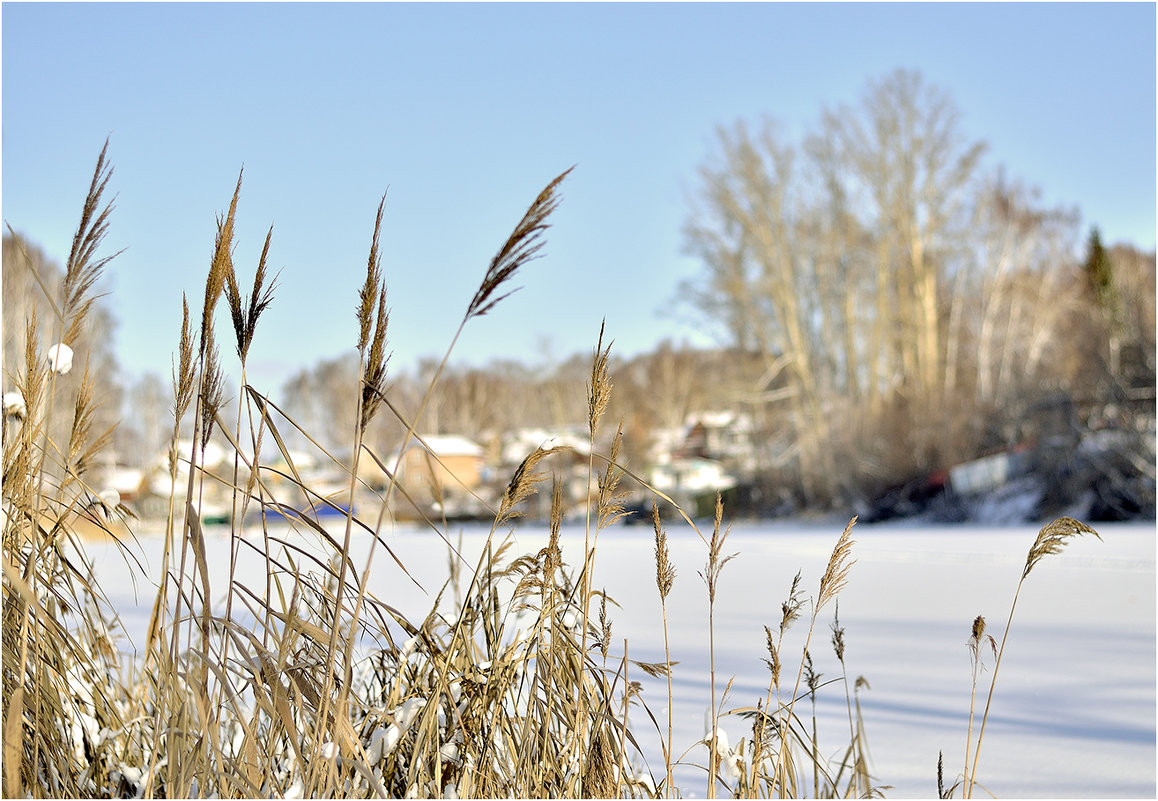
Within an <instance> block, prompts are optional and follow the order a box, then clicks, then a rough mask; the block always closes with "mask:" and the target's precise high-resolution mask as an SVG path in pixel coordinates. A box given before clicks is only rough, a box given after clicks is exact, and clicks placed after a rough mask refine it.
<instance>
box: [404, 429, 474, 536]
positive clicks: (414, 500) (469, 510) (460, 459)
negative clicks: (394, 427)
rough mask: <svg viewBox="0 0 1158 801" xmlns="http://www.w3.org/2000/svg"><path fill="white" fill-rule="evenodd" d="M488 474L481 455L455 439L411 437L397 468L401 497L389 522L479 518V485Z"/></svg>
mask: <svg viewBox="0 0 1158 801" xmlns="http://www.w3.org/2000/svg"><path fill="white" fill-rule="evenodd" d="M395 459H397V456H395ZM393 461H394V460H391V463H392V462H393ZM490 473H491V471H490V469H489V465H488V463H487V458H486V451H485V450H484V449H483V447H482V446H481V445H479V444H478V443H477V442H474V441H473V440H470V439H467V438H466V437H462V436H458V435H456V434H431V435H428V436H416V437H413V438H412V439H411V440H410V442H409V443H407V445H406V448H405V450H404V451H403V453H402V458H401V460H400V461H399V462H398V473H397V476H396V479H397V482H398V487H399V489H400V490H401V492H399V493H398V496H400V497H397V498H396V502H395V508H394V510H393V512H394V516H395V517H399V518H406V517H410V516H419V517H422V516H427V517H442V516H446V517H448V518H451V517H453V518H471V517H479V516H485V515H486V513H487V511H488V510H487V505H486V502H485V496H486V491H485V489H484V484H485V483H486V482H487V481H488V480H489V479H490V477H491V475H490ZM480 496H481V497H482V498H483V499H484V500H480Z"/></svg>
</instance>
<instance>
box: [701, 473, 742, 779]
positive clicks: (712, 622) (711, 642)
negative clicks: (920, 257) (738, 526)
mask: <svg viewBox="0 0 1158 801" xmlns="http://www.w3.org/2000/svg"><path fill="white" fill-rule="evenodd" d="M723 519H724V500H723V497H722V496H721V495H720V494H719V493H716V514H715V520H714V523H713V525H712V538H711V540H710V541H709V543H708V562H707V565H706V566H705V567H704V572H703V573H700V578H702V579H703V580H704V583H705V584H706V585H707V587H708V674H709V679H708V686H709V689H710V691H711V701H712V706H711V714H712V731H711V733H710V738H709V742H708V765H709V769H708V798H715V797H716V769H717V766H718V765H719V762H720V757H719V709H718V707H717V706H716V588H717V586H718V583H719V580H720V573H721V571H723V569H724V565H726V564H728V562H730V561H732V560H733V559H735V558H736V556H737V554H730V555H728V556H724V555H723V548H724V542H725V541H726V540H727V539H728V533H729V532H730V531H731V529H730V528H728V529H724V530H723V531H722V533H721V528H720V527H721V525H722V523H723Z"/></svg>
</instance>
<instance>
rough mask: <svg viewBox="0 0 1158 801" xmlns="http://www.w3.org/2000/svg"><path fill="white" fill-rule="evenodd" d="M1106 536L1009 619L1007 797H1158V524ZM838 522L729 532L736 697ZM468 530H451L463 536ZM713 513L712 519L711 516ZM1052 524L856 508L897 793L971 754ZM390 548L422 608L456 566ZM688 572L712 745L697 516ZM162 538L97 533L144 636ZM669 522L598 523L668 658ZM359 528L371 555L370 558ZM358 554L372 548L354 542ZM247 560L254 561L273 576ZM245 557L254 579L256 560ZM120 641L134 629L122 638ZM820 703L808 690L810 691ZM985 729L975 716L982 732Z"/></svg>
mask: <svg viewBox="0 0 1158 801" xmlns="http://www.w3.org/2000/svg"><path fill="white" fill-rule="evenodd" d="M1097 528H1098V530H1099V532H1100V533H1101V534H1102V537H1103V541H1101V542H1099V541H1097V540H1096V539H1093V538H1076V539H1073V540H1071V541H1070V542H1069V544H1068V545H1067V547H1066V549H1065V551H1064V552H1063V553H1061V554H1059V555H1056V556H1049V557H1046V558H1044V559H1043V560H1042V561H1041V562H1039V563H1038V564H1037V566H1036V567H1035V568H1034V570H1033V572H1032V574H1031V575H1030V576H1029V578H1028V579H1027V580H1026V583H1025V586H1024V588H1023V590H1022V593H1021V597H1020V599H1019V601H1018V606H1017V612H1016V615H1015V617H1014V619H1013V624H1012V630H1011V632H1010V637H1009V642H1008V645H1007V647H1006V651H1005V655H1004V658H1003V662H1002V666H1001V671H1000V674H999V675H998V681H997V691H996V695H995V698H994V701H993V708H992V711H991V713H990V720H989V725H988V728H987V730H986V732H985V739H984V742H983V745H982V750H981V755H980V763H979V768H978V771H977V779H978V781H979V782H980V783H981V784H983V785H984V787H985V788H987V789H988V790H989V791H991V792H992V793H993V794H995V795H997V796H1000V797H1086V798H1091V797H1124V796H1131V797H1149V798H1153V797H1154V796H1155V759H1156V751H1155V570H1154V556H1155V527H1154V525H1153V524H1149V525H1137V524H1130V525H1126V524H1111V525H1103V526H1098V527H1097ZM842 529H843V524H841V523H830V524H825V525H818V524H802V523H792V524H789V523H754V524H737V525H735V526H734V527H733V528H732V532H731V534H730V536H729V537H728V540H727V542H726V544H725V546H724V552H725V554H731V553H738V554H739V556H738V557H737V558H736V559H734V560H733V561H731V562H729V563H728V564H727V566H726V567H725V568H724V570H723V574H722V577H721V580H720V587H719V591H718V595H717V599H716V609H715V625H716V638H715V639H716V675H717V684H718V689H717V692H718V693H720V692H722V691H723V688H724V685H725V684H726V683H727V681H728V680H729V679H734V681H733V684H732V688H731V691H730V694H729V696H728V698H727V700H726V705H725V708H726V709H729V708H735V707H743V706H752V705H754V704H755V703H756V701H757V700H758V699H763V698H764V696H765V693H766V691H767V685H768V678H769V674H768V670H767V668H766V666H765V664H764V662H763V661H762V659H763V658H764V657H765V656H766V655H767V654H766V652H765V648H764V629H763V627H764V626H765V625H767V626H769V627H770V628H772V629H773V630H774V631H775V630H776V629H777V627H778V626H779V622H780V616H781V613H780V604H781V602H782V601H783V600H785V598H786V597H787V594H788V591H789V587H790V585H791V582H792V578H793V576H794V575H795V574H796V572H797V571H798V570H800V571H802V574H803V575H802V587H803V588H804V590H805V592H806V593H807V594H808V595H809V596H815V594H816V591H817V586H818V583H819V580H820V576H821V573H822V572H823V570H824V567H825V565H826V563H827V561H828V558H829V555H830V553H831V550H832V547H833V545H834V544H835V542H836V540H837V537H838V536H839V535H840V533H841V530H842ZM458 531H459V529H452V535H453V536H457V534H458ZM485 533H486V531H485V529H479V528H472V527H467V528H465V529H463V541H462V542H463V545H462V548H463V552H464V554H465V555H466V556H468V557H469V558H473V557H474V556H475V555H477V554H478V553H479V550H480V548H481V546H482V543H483V541H484V539H485ZM708 533H710V531H708V530H705V534H708ZM1036 535H1037V527H1036V526H1018V527H1013V528H987V527H930V526H926V525H921V526H914V525H912V524H909V525H903V524H895V525H882V526H857V528H856V529H854V539H855V540H856V545H855V546H854V548H853V557H854V558H855V559H856V564H855V565H854V566H853V567H852V571H851V573H850V575H849V581H848V585H847V587H846V588H845V590H844V591H843V592H842V593H841V595H840V596H839V610H840V620H841V624H842V625H843V626H844V628H845V642H846V653H845V663H846V665H847V667H848V670H849V674H850V675H849V679H850V681H853V680H855V679H856V677H857V676H864V677H865V679H866V680H867V681H868V683H869V685H870V689H865V690H862V691H861V692H860V700H861V707H862V710H863V713H864V716H865V719H866V729H867V738H868V743H869V749H870V753H871V769H872V772H873V775H874V776H875V778H876V780H877V782H878V783H879V784H882V785H891V787H892V789H889V790H886V791H885V793H886V795H888V796H892V797H936V792H937V784H936V766H937V755H938V752H939V751H943V752H944V758H945V778H946V784H951V783H952V782H953V781H954V778H955V776H956V775H957V774H959V773H960V771H961V769H962V763H963V760H964V750H965V740H966V730H967V726H968V713H969V693H970V679H971V667H970V658H969V652H968V649H967V647H966V641H967V639H968V637H969V634H970V626H971V624H972V621H973V619H974V618H975V617H976V616H977V615H984V616H985V617H986V619H987V621H988V624H989V633H990V634H992V635H993V636H994V637H996V638H997V639H998V640H999V641H1000V639H1001V635H1002V632H1003V631H1004V629H1005V624H1006V618H1007V616H1008V614H1009V608H1010V603H1011V601H1012V599H1013V593H1014V590H1015V588H1016V586H1017V581H1018V578H1019V577H1020V575H1021V571H1022V568H1023V567H1024V564H1025V556H1026V553H1027V551H1028V550H1029V547H1030V545H1031V544H1032V543H1033V541H1034V538H1035V537H1036ZM386 536H387V541H388V542H389V544H390V546H391V548H392V550H393V551H394V552H395V554H396V555H397V557H398V558H399V559H400V560H401V561H402V562H403V564H405V565H406V567H407V569H408V570H409V572H410V573H411V574H412V576H413V577H414V578H415V579H417V581H418V582H419V583H421V584H422V585H423V587H424V589H425V593H424V592H423V591H422V590H419V589H418V588H417V587H415V586H414V584H413V583H412V582H411V581H410V580H409V579H407V578H405V576H403V575H402V573H401V571H400V570H399V569H398V567H397V566H396V565H395V564H394V563H393V560H391V559H390V558H389V557H388V556H387V555H385V554H384V553H382V552H381V551H378V552H377V553H376V555H375V556H374V574H373V575H374V577H375V578H374V579H373V581H372V582H371V588H372V591H373V592H374V593H375V594H376V595H377V596H378V597H379V598H381V599H383V600H386V601H388V602H389V603H391V604H392V605H394V606H396V607H399V608H401V609H402V610H403V611H405V612H407V613H409V614H411V615H412V616H413V617H414V618H421V617H422V616H423V615H424V614H425V613H426V612H427V611H428V608H429V603H430V599H432V598H433V597H434V596H435V595H436V594H437V593H438V590H439V589H440V587H441V584H442V582H443V581H445V579H446V577H447V575H448V571H447V551H446V547H445V545H444V544H443V543H442V542H441V540H439V539H438V538H437V537H435V536H434V535H432V534H431V533H429V532H422V531H419V530H417V529H411V528H404V529H403V528H400V529H397V530H393V531H390V532H389V533H388V534H387V535H386ZM669 537H670V540H669V541H670V546H671V549H672V559H673V561H674V563H675V566H676V569H677V570H678V575H677V577H676V581H675V587H674V590H673V592H672V595H671V596H670V597H669V599H668V618H669V631H670V635H671V638H672V646H671V647H672V655H671V656H672V659H674V660H678V661H679V663H680V664H679V665H677V666H676V667H675V669H674V693H675V703H674V720H675V736H674V743H675V751H676V754H677V755H678V754H680V753H681V752H683V751H684V750H685V749H689V748H690V749H691V750H690V751H689V753H688V754H687V756H686V761H687V762H689V763H697V764H704V763H705V762H706V751H705V749H704V748H703V746H695V745H694V744H695V743H696V742H697V741H699V740H700V739H701V738H703V736H704V734H705V726H704V719H705V711H706V710H707V708H708V707H709V704H710V694H709V686H708V677H709V673H708V604H707V589H706V587H705V585H704V582H703V580H702V579H701V578H700V575H699V574H700V573H701V572H703V571H704V563H705V561H706V558H707V547H706V545H705V544H704V543H703V542H701V540H700V539H699V537H698V536H697V535H696V534H695V532H694V531H691V530H690V529H688V528H687V527H686V526H674V525H673V526H672V527H671V530H670V532H669ZM516 539H517V544H518V552H519V553H527V552H534V551H537V550H538V549H539V548H540V547H542V545H543V544H544V543H545V539H546V537H545V532H544V531H543V530H542V529H540V528H539V527H537V526H530V525H528V526H525V527H523V528H521V529H520V530H518V531H517V532H516ZM227 543H228V540H226V539H225V538H223V537H221V536H216V537H214V536H210V538H209V541H208V548H209V551H210V553H209V555H208V562H209V564H210V566H211V573H213V574H214V575H213V584H212V586H213V587H214V594H215V595H216V594H217V593H218V592H219V591H220V588H221V587H223V586H224V581H225V576H226V575H227V572H228V561H229V559H228V547H227ZM160 544H161V543H160V539H159V538H157V537H144V536H143V537H141V538H140V540H139V546H135V547H134V550H135V551H136V552H137V553H138V556H139V557H140V558H141V559H142V561H143V562H144V563H145V564H146V566H147V568H148V570H149V571H150V575H149V576H148V577H139V576H138V577H137V579H136V584H137V587H136V589H135V590H134V582H133V580H132V579H131V578H130V576H129V573H130V570H129V568H128V567H126V565H125V562H124V560H123V559H122V557H121V556H120V555H118V554H117V553H116V552H115V549H113V548H112V547H111V546H105V545H99V544H98V545H94V546H92V548H91V555H92V556H93V558H94V561H95V564H96V571H97V575H98V577H99V578H100V580H101V583H102V586H103V587H104V589H105V591H106V592H107V593H108V595H109V596H110V599H111V600H112V601H113V603H114V604H115V606H116V608H117V609H118V610H119V611H120V613H121V615H122V617H123V622H124V625H125V628H126V631H127V632H128V633H129V634H130V635H131V636H132V638H133V639H134V640H135V641H137V642H139V641H140V634H141V632H142V631H143V629H144V626H145V623H146V616H147V614H148V611H147V610H148V604H149V603H150V601H151V596H152V591H153V588H154V587H155V586H156V572H157V570H158V569H159V564H160ZM653 547H654V541H653V536H652V533H651V530H650V528H649V527H634V526H616V527H614V528H611V529H608V530H605V531H604V532H602V533H601V534H600V536H599V543H598V554H599V558H598V562H597V566H596V569H595V574H594V577H595V584H596V585H597V586H603V587H605V588H606V590H607V592H608V593H609V595H610V596H611V597H612V598H614V599H615V600H616V601H617V602H618V603H619V604H620V606H621V608H616V609H613V610H612V619H613V621H614V628H613V633H612V637H613V641H614V642H616V643H618V646H617V650H620V651H621V649H622V641H623V639H624V638H626V639H627V640H628V647H629V654H628V656H629V657H630V658H632V659H635V660H640V661H652V662H658V661H662V660H663V658H664V652H663V629H662V622H661V617H660V605H659V598H658V595H657V592H656V589H655V567H654V561H653ZM582 549H583V529H582V527H575V526H571V527H567V528H566V529H565V531H564V537H563V553H564V558H565V559H566V560H567V561H568V562H569V563H571V564H575V563H577V562H578V561H579V560H580V558H581V555H582ZM365 553H366V543H365V542H360V543H359V545H358V548H357V549H356V557H355V558H356V560H358V559H362V560H364V555H365ZM355 563H356V564H361V563H362V562H359V561H356V562H355ZM257 564H258V563H257V561H256V560H250V561H248V562H247V564H246V565H245V566H243V568H242V572H241V574H240V575H241V576H242V577H243V581H247V582H248V583H250V585H251V586H260V585H261V583H262V582H261V581H260V580H258V578H257V576H255V575H254V574H253V573H252V572H251V571H253V570H256V569H257ZM246 575H249V576H250V577H251V578H250V579H246V578H245V576H246ZM833 611H834V610H833V607H832V606H831V605H830V606H829V607H827V608H825V609H824V610H823V612H822V614H821V617H820V620H819V622H818V624H817V628H816V632H815V634H814V635H813V641H812V646H811V652H812V656H813V660H814V663H815V669H816V670H817V671H818V672H820V673H821V674H823V677H822V680H829V679H833V678H838V677H839V675H840V665H839V663H838V662H837V660H836V657H835V655H834V654H833V650H832V647H831V645H830V638H831V629H830V623H831V622H832V613H833ZM806 628H807V609H806V612H805V615H804V617H803V618H802V619H801V620H800V621H799V622H797V623H796V624H795V626H794V627H793V629H792V630H791V631H790V636H789V638H788V639H787V640H786V642H785V647H784V650H783V653H782V658H783V660H784V665H785V667H784V672H783V674H782V683H786V684H788V686H791V684H792V682H794V680H795V675H796V668H797V666H798V664H799V656H800V653H801V649H802V647H803V637H804V634H805V631H806ZM123 645H124V647H125V648H130V647H131V646H129V644H128V643H127V642H126V643H124V644H123ZM985 664H986V673H985V674H984V675H983V677H982V680H981V688H980V690H979V697H981V700H980V701H979V706H978V717H979V716H980V709H981V707H982V706H983V704H984V700H983V697H984V693H985V691H986V690H987V689H988V682H989V677H990V675H991V673H990V672H989V671H991V669H992V664H993V660H992V657H991V655H990V656H989V657H988V658H987V660H986V662H985ZM630 678H631V679H633V680H643V681H644V684H645V688H646V689H645V699H646V700H647V703H648V705H649V707H650V708H651V710H652V712H653V714H654V715H655V717H656V719H657V720H658V721H659V722H660V725H661V726H662V727H664V728H665V729H666V720H667V714H668V713H667V694H666V684H665V682H663V681H662V680H654V679H647V678H646V677H645V676H644V675H643V673H642V671H639V670H638V669H633V673H632V675H631V676H630ZM796 711H797V713H798V714H801V715H807V714H809V713H810V705H809V703H808V701H807V699H805V700H803V701H801V702H799V703H798V704H797V707H796ZM817 716H818V718H819V726H820V740H821V743H820V744H821V749H822V751H824V752H825V753H827V754H828V755H829V756H836V755H837V752H838V751H839V750H840V749H841V747H842V746H843V745H845V744H847V742H848V716H847V711H846V704H845V697H844V690H843V688H842V687H841V686H840V685H839V684H834V685H831V686H828V687H825V688H822V689H821V691H820V692H819V693H818V702H817ZM632 720H633V724H634V726H635V727H636V729H637V731H638V732H639V736H640V739H641V741H642V742H644V743H645V744H647V745H648V758H649V760H650V763H651V766H652V770H653V771H656V772H658V773H660V774H662V772H663V768H662V761H661V760H660V759H659V757H658V754H659V746H658V742H659V740H658V735H657V734H656V733H655V731H654V728H652V724H651V722H650V720H649V719H648V717H647V716H646V715H645V714H643V713H642V712H640V711H636V712H634V713H633V716H632ZM721 728H722V729H724V730H725V731H726V732H727V733H728V735H729V739H730V741H731V742H732V743H735V742H736V741H737V740H739V739H740V738H741V737H744V736H745V735H749V736H750V726H749V724H748V723H746V722H745V721H744V720H742V719H740V718H739V717H737V716H726V717H724V718H723V719H722V721H721ZM974 737H976V729H975V731H974ZM677 780H678V783H679V784H680V786H681V788H682V789H683V793H684V795H685V796H703V795H704V793H705V790H706V788H705V784H704V774H703V772H702V771H700V770H697V769H695V768H692V767H686V768H681V769H680V770H679V771H678V773H677Z"/></svg>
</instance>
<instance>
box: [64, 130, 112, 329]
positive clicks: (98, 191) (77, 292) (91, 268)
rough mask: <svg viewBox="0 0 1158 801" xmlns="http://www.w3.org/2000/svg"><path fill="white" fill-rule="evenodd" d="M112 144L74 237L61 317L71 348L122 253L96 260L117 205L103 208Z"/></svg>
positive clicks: (100, 163) (103, 152)
mask: <svg viewBox="0 0 1158 801" xmlns="http://www.w3.org/2000/svg"><path fill="white" fill-rule="evenodd" d="M108 149H109V142H108V140H107V139H106V140H105V144H104V147H102V148H101V152H100V155H99V156H98V157H97V163H96V169H95V170H93V176H92V182H91V183H90V185H89V189H88V194H87V195H86V196H85V199H84V207H83V210H82V211H81V217H80V224H79V225H78V226H77V229H76V233H75V234H74V235H73V239H72V248H71V249H70V250H69V254H68V262H67V263H66V264H65V271H64V281H63V283H62V284H61V292H62V295H63V303H62V304H61V313H62V315H63V320H64V321H65V323H66V324H67V328H66V329H65V331H64V336H63V337H61V342H63V343H64V344H66V345H71V344H73V343H74V342H76V340H77V337H78V336H79V335H80V331H81V327H82V326H83V324H84V321H85V318H86V317H87V316H88V312H89V310H90V309H91V308H92V305H93V303H94V302H95V301H96V297H94V296H93V294H92V289H93V287H94V285H95V284H96V282H97V280H98V279H99V278H100V275H101V272H102V271H103V270H104V268H105V266H106V265H107V264H108V263H109V262H110V261H112V260H113V259H114V258H116V257H117V256H118V255H119V254H120V253H121V252H123V251H117V252H116V253H113V254H111V255H109V256H103V257H101V258H95V257H96V251H97V248H99V247H100V245H101V243H102V242H103V241H104V238H105V234H107V233H108V227H109V217H110V215H111V214H112V211H113V203H112V201H109V202H108V203H106V204H105V206H104V207H103V208H102V207H101V198H102V196H103V195H104V193H105V190H106V189H107V188H108V183H109V179H110V178H111V177H112V174H113V168H112V166H111V165H110V164H108V163H107V162H106V161H105V156H106V155H107V153H108Z"/></svg>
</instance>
